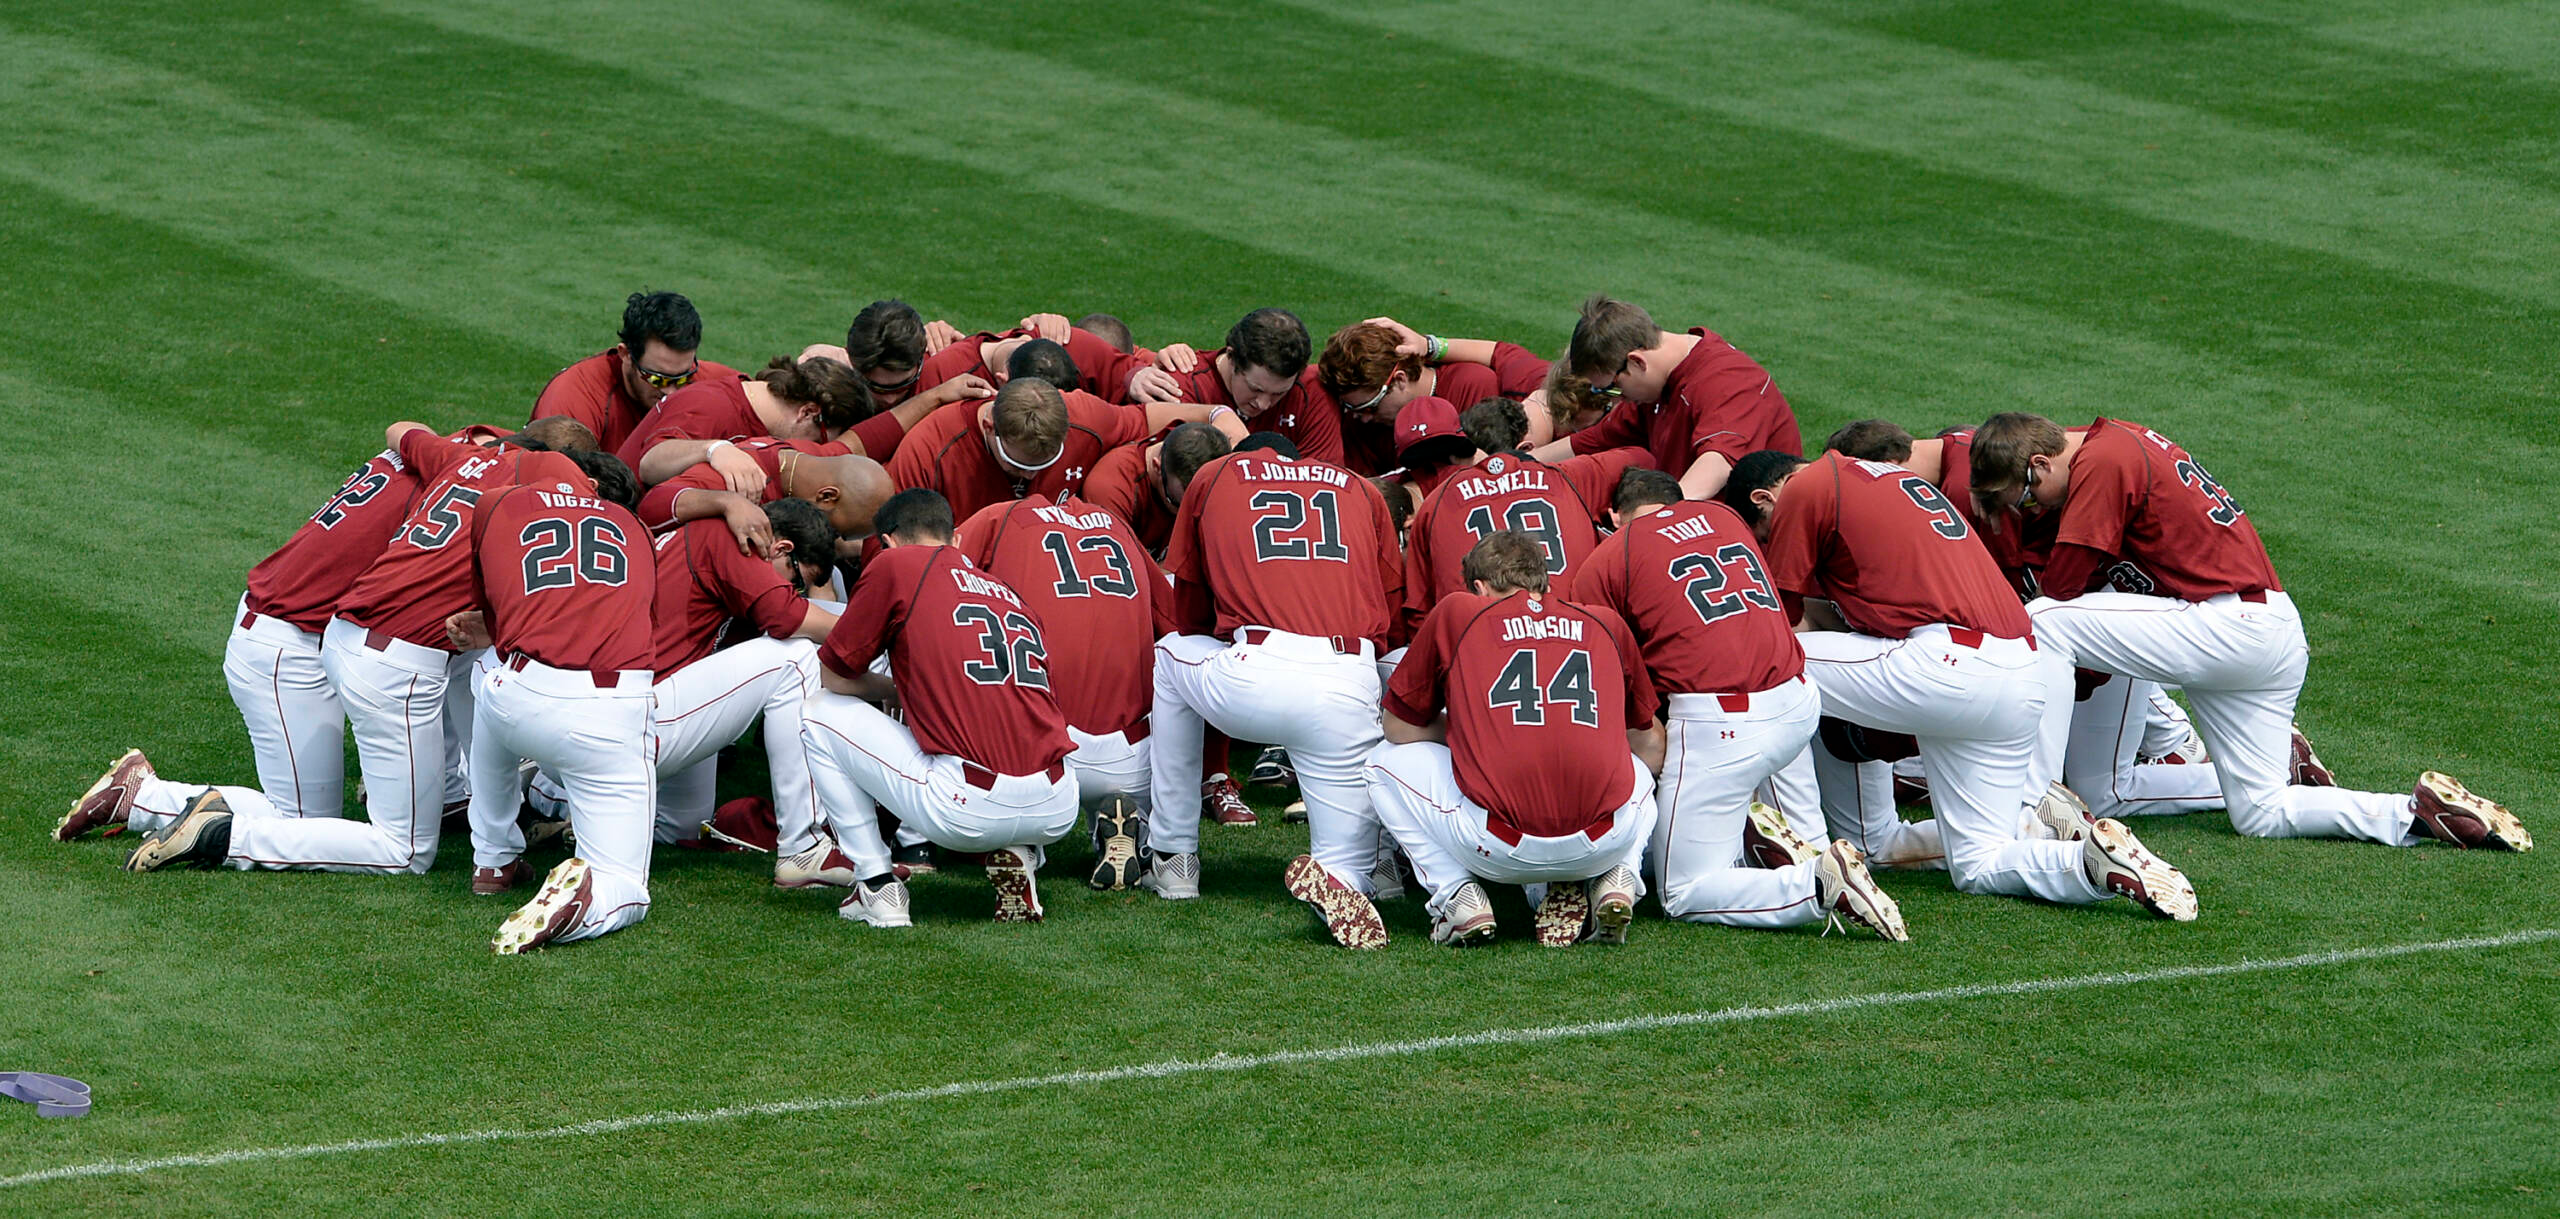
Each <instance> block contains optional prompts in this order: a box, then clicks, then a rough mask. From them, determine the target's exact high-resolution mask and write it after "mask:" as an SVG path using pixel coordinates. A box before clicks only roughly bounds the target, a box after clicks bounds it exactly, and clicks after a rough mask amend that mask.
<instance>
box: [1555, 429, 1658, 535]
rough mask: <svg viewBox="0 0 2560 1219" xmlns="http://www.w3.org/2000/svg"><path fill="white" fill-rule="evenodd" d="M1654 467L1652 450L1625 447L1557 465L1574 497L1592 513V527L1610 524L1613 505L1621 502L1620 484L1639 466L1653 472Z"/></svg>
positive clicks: (1578, 457) (1586, 455)
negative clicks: (1652, 467) (1616, 501)
mask: <svg viewBox="0 0 2560 1219" xmlns="http://www.w3.org/2000/svg"><path fill="white" fill-rule="evenodd" d="M1652 465H1653V453H1652V452H1651V451H1650V450H1647V449H1640V448H1637V447H1635V446H1633V445H1625V446H1621V447H1619V448H1614V449H1603V450H1601V451H1600V452H1597V453H1589V454H1584V455H1581V456H1577V457H1568V458H1566V459H1564V460H1563V461H1561V462H1558V463H1556V470H1557V472H1559V473H1561V474H1563V475H1564V481H1565V485H1566V486H1569V487H1571V488H1573V493H1574V495H1576V496H1577V497H1579V498H1580V499H1581V500H1582V506H1583V507H1584V508H1585V509H1588V510H1589V511H1590V513H1591V521H1592V523H1593V524H1595V525H1606V524H1608V523H1609V505H1610V504H1611V503H1612V502H1614V501H1615V500H1616V499H1617V498H1618V480H1619V479H1621V478H1624V477H1626V475H1627V471H1629V470H1631V469H1635V468H1636V467H1639V466H1643V467H1647V468H1650V467H1651V466H1652Z"/></svg>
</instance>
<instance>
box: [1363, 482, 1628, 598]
mask: <svg viewBox="0 0 2560 1219" xmlns="http://www.w3.org/2000/svg"><path fill="white" fill-rule="evenodd" d="M1646 460H1647V459H1646V457H1645V451H1644V450H1642V449H1633V448H1629V449H1611V450H1609V451H1607V452H1605V453H1594V454H1592V455H1591V456H1588V457H1572V458H1567V459H1566V460H1564V461H1561V462H1557V463H1555V464H1553V465H1549V464H1547V463H1545V462H1541V461H1539V460H1537V459H1536V458H1533V457H1531V456H1529V455H1528V454H1526V453H1490V454H1487V455H1485V456H1484V457H1483V458H1482V459H1480V460H1478V461H1477V462H1476V463H1475V464H1474V465H1472V466H1460V467H1457V468H1456V469H1454V470H1452V471H1450V472H1449V474H1448V475H1447V477H1445V478H1443V479H1442V480H1440V481H1439V483H1438V484H1437V485H1436V486H1435V487H1433V488H1432V490H1431V491H1430V494H1429V496H1428V497H1427V498H1425V499H1424V500H1423V501H1422V505H1421V506H1420V507H1418V508H1416V509H1414V512H1413V520H1412V522H1411V523H1410V524H1408V525H1407V526H1406V527H1405V555H1404V612H1405V616H1406V617H1407V619H1409V620H1410V621H1413V622H1419V621H1421V619H1422V615H1423V614H1425V613H1427V612H1429V610H1430V609H1431V607H1432V606H1433V605H1434V604H1436V603H1438V601H1439V600H1440V599H1441V598H1442V597H1445V596H1448V595H1449V594H1451V593H1456V592H1464V591H1466V587H1467V581H1466V576H1465V574H1464V573H1463V572H1462V571H1461V570H1460V568H1461V565H1463V564H1464V563H1465V562H1466V558H1467V552H1468V551H1470V550H1473V549H1475V545H1476V543H1478V542H1481V541H1483V540H1484V539H1485V538H1487V537H1489V536H1491V535H1492V534H1494V533H1495V532H1496V531H1499V530H1504V529H1513V530H1518V531H1519V532H1521V533H1525V534H1528V535H1529V536H1530V537H1533V538H1536V539H1537V540H1538V545H1539V546H1540V547H1541V548H1543V549H1544V550H1545V551H1546V552H1547V587H1549V588H1551V589H1555V590H1557V591H1558V592H1559V593H1561V592H1562V590H1564V589H1565V588H1567V587H1570V585H1571V582H1572V578H1573V571H1574V569H1575V568H1576V567H1577V566H1579V565H1580V564H1581V563H1582V561H1583V560H1584V559H1586V558H1588V557H1590V555H1591V550H1592V548H1593V547H1595V546H1598V545H1599V544H1600V529H1599V525H1600V522H1601V520H1602V519H1603V518H1602V517H1601V513H1602V512H1604V511H1606V510H1607V508H1608V504H1609V499H1610V497H1611V496H1613V495H1615V494H1616V493H1617V489H1618V478H1619V476H1620V475H1623V474H1625V473H1626V471H1627V467H1629V466H1635V465H1644V464H1646Z"/></svg>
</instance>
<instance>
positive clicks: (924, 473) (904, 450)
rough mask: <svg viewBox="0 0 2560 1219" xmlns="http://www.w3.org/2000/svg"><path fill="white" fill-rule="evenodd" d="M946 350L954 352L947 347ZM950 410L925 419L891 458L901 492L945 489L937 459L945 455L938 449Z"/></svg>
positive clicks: (893, 479)
mask: <svg viewBox="0 0 2560 1219" xmlns="http://www.w3.org/2000/svg"><path fill="white" fill-rule="evenodd" d="M943 350H944V351H949V350H951V349H950V348H948V347H945V348H943ZM919 392H921V391H919ZM953 405H954V406H956V405H958V404H957V403H954V404H953ZM950 409H952V407H949V406H946V407H943V408H942V410H937V411H935V412H934V413H933V414H931V415H927V416H925V419H924V422H922V423H919V424H917V425H916V430H915V431H914V432H913V433H911V434H910V435H908V436H907V437H906V439H904V440H901V441H899V442H898V453H897V456H895V457H892V458H890V459H889V461H888V467H889V481H890V482H892V483H894V484H896V485H897V487H898V489H899V490H901V491H910V490H913V489H915V488H917V487H931V488H933V489H934V490H936V491H940V490H942V489H943V487H942V470H941V468H940V466H939V464H938V462H937V461H936V459H937V458H938V457H940V456H941V454H940V453H939V452H937V450H939V449H940V448H941V447H942V444H941V441H942V432H943V425H942V424H941V422H940V419H941V416H942V413H943V411H948V410H950Z"/></svg>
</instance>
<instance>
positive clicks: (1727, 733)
mask: <svg viewBox="0 0 2560 1219" xmlns="http://www.w3.org/2000/svg"><path fill="white" fill-rule="evenodd" d="M1740 737H1741V734H1740V733H1737V732H1735V731H1734V730H1733V729H1731V728H1727V729H1725V730H1724V737H1723V739H1725V740H1728V741H1731V740H1738V739H1740Z"/></svg>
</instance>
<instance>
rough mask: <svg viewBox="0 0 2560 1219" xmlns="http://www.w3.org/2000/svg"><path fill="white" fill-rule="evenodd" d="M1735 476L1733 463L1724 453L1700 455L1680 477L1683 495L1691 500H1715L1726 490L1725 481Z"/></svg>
mask: <svg viewBox="0 0 2560 1219" xmlns="http://www.w3.org/2000/svg"><path fill="white" fill-rule="evenodd" d="M1732 474H1733V461H1732V459H1730V458H1728V457H1726V456H1725V455H1724V454H1722V453H1716V452H1706V453H1700V454H1698V459H1697V460H1696V461H1693V462H1690V463H1689V468H1688V469H1687V470H1685V471H1683V472H1682V473H1681V475H1680V491H1681V494H1684V495H1686V496H1688V497H1689V498H1691V499H1713V498H1715V494H1716V492H1718V491H1721V490H1723V489H1724V480H1725V479H1726V478H1728V477H1730V476H1731V475H1732Z"/></svg>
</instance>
